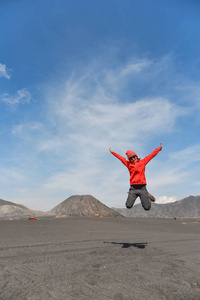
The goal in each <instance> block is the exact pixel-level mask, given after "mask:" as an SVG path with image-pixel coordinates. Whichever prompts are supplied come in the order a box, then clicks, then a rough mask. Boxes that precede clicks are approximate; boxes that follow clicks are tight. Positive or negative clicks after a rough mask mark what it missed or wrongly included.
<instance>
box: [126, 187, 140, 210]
mask: <svg viewBox="0 0 200 300" xmlns="http://www.w3.org/2000/svg"><path fill="white" fill-rule="evenodd" d="M137 197H138V194H136V190H135V189H134V188H132V187H130V189H129V192H128V198H127V200H126V207H127V208H131V207H132V206H133V204H134V203H135V200H136V198H137Z"/></svg>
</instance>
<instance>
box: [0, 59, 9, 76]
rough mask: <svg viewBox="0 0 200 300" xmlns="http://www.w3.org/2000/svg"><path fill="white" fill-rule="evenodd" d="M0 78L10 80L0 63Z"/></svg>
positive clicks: (4, 66)
mask: <svg viewBox="0 0 200 300" xmlns="http://www.w3.org/2000/svg"><path fill="white" fill-rule="evenodd" d="M0 77H5V78H7V79H10V75H8V71H7V68H6V65H3V64H1V63H0Z"/></svg>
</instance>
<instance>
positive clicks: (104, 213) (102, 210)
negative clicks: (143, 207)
mask: <svg viewBox="0 0 200 300" xmlns="http://www.w3.org/2000/svg"><path fill="white" fill-rule="evenodd" d="M49 213H50V214H54V215H57V216H61V215H67V216H86V217H93V216H99V217H118V216H120V217H122V216H121V215H120V214H119V213H118V212H116V211H114V210H113V209H111V208H109V207H107V206H106V205H104V204H103V203H101V202H100V201H99V200H97V199H96V198H94V197H93V196H91V195H81V196H80V195H76V196H71V197H69V198H67V199H66V200H64V201H63V202H61V203H60V204H58V205H57V206H56V207H54V208H53V209H51V210H50V211H49Z"/></svg>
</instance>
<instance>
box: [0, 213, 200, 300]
mask: <svg viewBox="0 0 200 300" xmlns="http://www.w3.org/2000/svg"><path fill="white" fill-rule="evenodd" d="M0 270H1V277H0V293H1V295H0V299H1V300H8V299H9V300H23V299H26V300H40V299H41V300H46V299H56V300H72V299H73V300H79V299H84V300H88V299H91V300H97V299H98V300H104V299H107V300H111V299H113V300H130V299H140V300H142V299H144V300H146V299H150V300H151V299H152V300H155V299H158V300H162V299H170V300H172V299H174V300H180V299H182V300H192V299H193V300H199V299H200V220H199V219H182V220H174V219H145V218H144V219H132V218H120V217H119V218H84V217H82V218H78V217H77V218H76V217H68V218H65V219H50V218H47V219H38V220H36V221H29V220H21V221H1V222H0Z"/></svg>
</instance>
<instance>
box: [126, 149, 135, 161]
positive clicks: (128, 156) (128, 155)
mask: <svg viewBox="0 0 200 300" xmlns="http://www.w3.org/2000/svg"><path fill="white" fill-rule="evenodd" d="M126 155H127V158H128V160H130V157H132V156H135V155H136V156H137V157H138V155H137V153H135V152H134V151H132V150H127V151H126Z"/></svg>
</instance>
